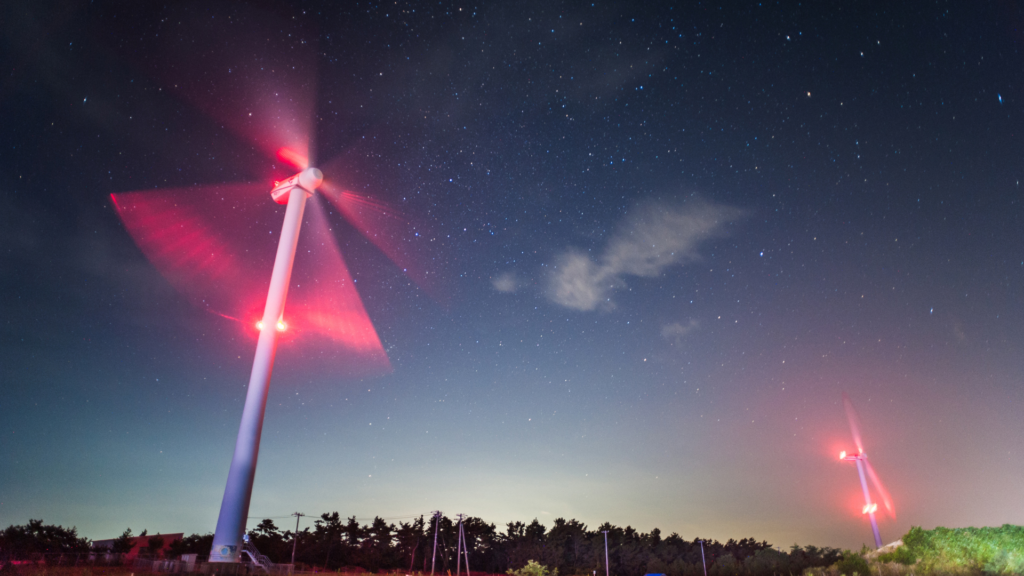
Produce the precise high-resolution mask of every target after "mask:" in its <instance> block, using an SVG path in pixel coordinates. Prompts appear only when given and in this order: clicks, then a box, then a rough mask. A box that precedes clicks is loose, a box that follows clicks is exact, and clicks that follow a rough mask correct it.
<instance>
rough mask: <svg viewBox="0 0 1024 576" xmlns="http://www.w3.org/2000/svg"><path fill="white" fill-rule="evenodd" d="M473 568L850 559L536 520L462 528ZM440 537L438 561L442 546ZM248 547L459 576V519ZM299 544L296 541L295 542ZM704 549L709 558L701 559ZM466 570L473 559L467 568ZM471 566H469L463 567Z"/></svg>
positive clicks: (631, 569)
mask: <svg viewBox="0 0 1024 576" xmlns="http://www.w3.org/2000/svg"><path fill="white" fill-rule="evenodd" d="M462 522H463V526H462V529H463V533H464V535H465V538H466V549H467V550H468V551H469V566H470V569H472V570H473V572H487V573H490V574H501V573H505V572H507V571H509V570H518V569H521V568H522V567H524V566H525V565H526V564H527V562H528V561H530V560H534V561H536V562H537V563H539V564H541V565H543V566H545V567H547V568H548V569H549V570H550V571H551V572H554V571H555V570H557V571H558V573H560V574H563V575H567V576H569V575H591V576H593V575H594V574H595V573H596V574H598V575H603V574H604V572H605V544H604V542H605V540H604V538H605V535H604V532H605V531H607V532H608V565H609V573H610V574H612V575H614V576H643V575H644V574H649V573H660V574H667V575H668V576H703V574H704V566H705V565H706V566H707V568H708V574H709V575H718V574H749V575H751V576H759V575H761V574H765V575H767V574H784V573H793V574H799V573H801V572H802V571H803V569H804V568H809V567H817V566H829V565H831V564H834V563H835V562H836V561H838V560H839V559H840V558H841V556H842V554H841V551H840V550H838V549H835V548H818V547H816V546H806V547H801V546H797V545H794V546H792V547H791V548H790V549H789V550H788V551H781V550H776V549H775V548H773V547H772V546H771V545H770V544H769V543H768V542H765V541H761V542H758V541H757V540H755V539H753V538H743V539H740V540H734V539H730V540H728V541H727V542H725V543H722V542H718V541H717V540H705V539H702V538H695V539H693V540H684V539H683V538H682V537H680V536H679V535H678V534H675V533H673V534H670V535H668V536H662V534H661V531H660V530H659V529H657V528H655V529H654V530H651V531H650V532H649V533H641V532H638V531H637V530H635V529H634V528H632V527H630V526H626V527H625V528H622V527H618V526H613V525H611V524H609V523H605V524H602V525H600V526H598V527H597V529H595V530H590V529H588V528H587V526H586V525H585V524H583V523H582V522H579V521H577V520H565V519H563V518H559V519H557V520H555V521H554V523H553V525H552V526H551V527H550V528H548V527H546V526H544V525H543V524H541V523H540V522H539V521H538V520H536V519H534V520H533V521H532V522H530V523H529V524H525V523H523V522H509V523H508V524H506V526H505V528H504V530H502V531H499V530H498V529H497V528H496V526H495V525H494V524H488V523H487V522H484V521H483V520H482V519H480V518H476V517H469V518H465V519H464V520H463V521H462ZM435 533H436V541H437V547H436V555H435V552H434V541H435ZM249 540H250V542H252V543H253V545H255V546H256V548H257V549H259V551H260V552H262V553H263V554H265V555H267V556H268V557H269V558H270V559H271V560H273V561H274V562H279V563H289V562H291V557H292V551H293V548H294V550H295V560H296V562H297V563H302V564H305V565H307V566H316V567H319V568H322V569H326V570H338V569H341V568H345V567H359V568H362V569H364V570H367V571H370V572H381V571H404V572H430V571H431V570H432V569H433V571H434V572H435V573H438V574H446V573H448V572H449V571H451V572H455V571H456V561H457V559H458V558H457V542H458V520H457V519H453V518H448V517H447V516H443V515H442V516H440V517H439V518H433V517H423V516H420V517H418V518H415V519H413V520H412V521H410V522H399V523H398V524H397V525H395V524H390V523H388V522H387V521H386V520H384V519H382V518H380V517H377V518H374V519H373V521H372V522H370V523H369V524H360V523H359V522H358V521H357V520H356V518H355V517H351V518H348V519H347V520H342V518H341V516H340V515H339V514H338V513H337V512H331V513H325V514H321V515H320V517H319V518H318V519H317V520H316V521H315V522H314V523H313V526H312V527H309V528H305V529H303V530H300V531H299V534H298V538H297V539H296V538H295V537H294V533H293V532H292V531H291V530H285V531H281V530H280V529H279V528H278V527H277V525H276V524H275V523H274V521H273V519H269V518H268V519H265V520H263V521H261V522H260V523H259V524H258V525H257V526H256V527H255V528H253V529H252V530H250V531H249ZM296 540H297V541H296ZM211 543H212V536H211V535H206V536H200V535H192V536H189V537H187V538H186V539H185V540H182V541H181V542H180V544H179V546H175V545H172V547H173V548H175V549H177V548H181V549H183V550H184V551H183V552H180V553H188V552H191V553H196V554H201V555H202V554H208V553H209V552H210V545H211ZM702 548H703V550H702ZM463 562H465V560H463ZM463 565H464V564H463Z"/></svg>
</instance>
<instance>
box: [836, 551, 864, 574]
mask: <svg viewBox="0 0 1024 576" xmlns="http://www.w3.org/2000/svg"><path fill="white" fill-rule="evenodd" d="M836 570H839V573H840V574H845V575H846V576H869V575H870V574H871V568H870V567H869V566H868V561H867V560H865V559H864V557H863V556H861V555H860V554H858V553H856V552H851V551H849V550H847V551H845V552H843V559H842V560H840V561H839V562H836Z"/></svg>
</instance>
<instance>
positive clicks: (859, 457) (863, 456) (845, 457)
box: [839, 450, 868, 462]
mask: <svg viewBox="0 0 1024 576" xmlns="http://www.w3.org/2000/svg"><path fill="white" fill-rule="evenodd" d="M867 458H868V455H867V454H865V453H863V452H861V453H860V454H847V453H846V450H843V451H842V452H840V453H839V459H840V460H846V461H849V462H856V461H857V460H867Z"/></svg>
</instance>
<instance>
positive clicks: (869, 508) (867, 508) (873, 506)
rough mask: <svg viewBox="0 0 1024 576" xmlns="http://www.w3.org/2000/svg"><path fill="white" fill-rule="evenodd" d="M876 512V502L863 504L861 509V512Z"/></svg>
mask: <svg viewBox="0 0 1024 576" xmlns="http://www.w3.org/2000/svg"><path fill="white" fill-rule="evenodd" d="M875 512H878V504H876V503H875V502H872V503H871V504H865V505H864V508H862V509H861V512H860V513H861V514H874V513H875Z"/></svg>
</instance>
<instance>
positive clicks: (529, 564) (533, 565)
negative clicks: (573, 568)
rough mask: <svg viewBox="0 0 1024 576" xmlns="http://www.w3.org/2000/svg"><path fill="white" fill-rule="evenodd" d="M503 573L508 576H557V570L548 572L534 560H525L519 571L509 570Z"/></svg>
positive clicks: (546, 568)
mask: <svg viewBox="0 0 1024 576" xmlns="http://www.w3.org/2000/svg"><path fill="white" fill-rule="evenodd" d="M505 573H506V574H509V575H510V576H558V568H555V569H554V570H553V571H549V570H548V567H547V566H544V565H542V564H539V563H538V562H537V561H536V560H527V561H526V566H523V567H522V568H520V569H519V570H513V569H511V568H509V569H508V571H507V572H505Z"/></svg>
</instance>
